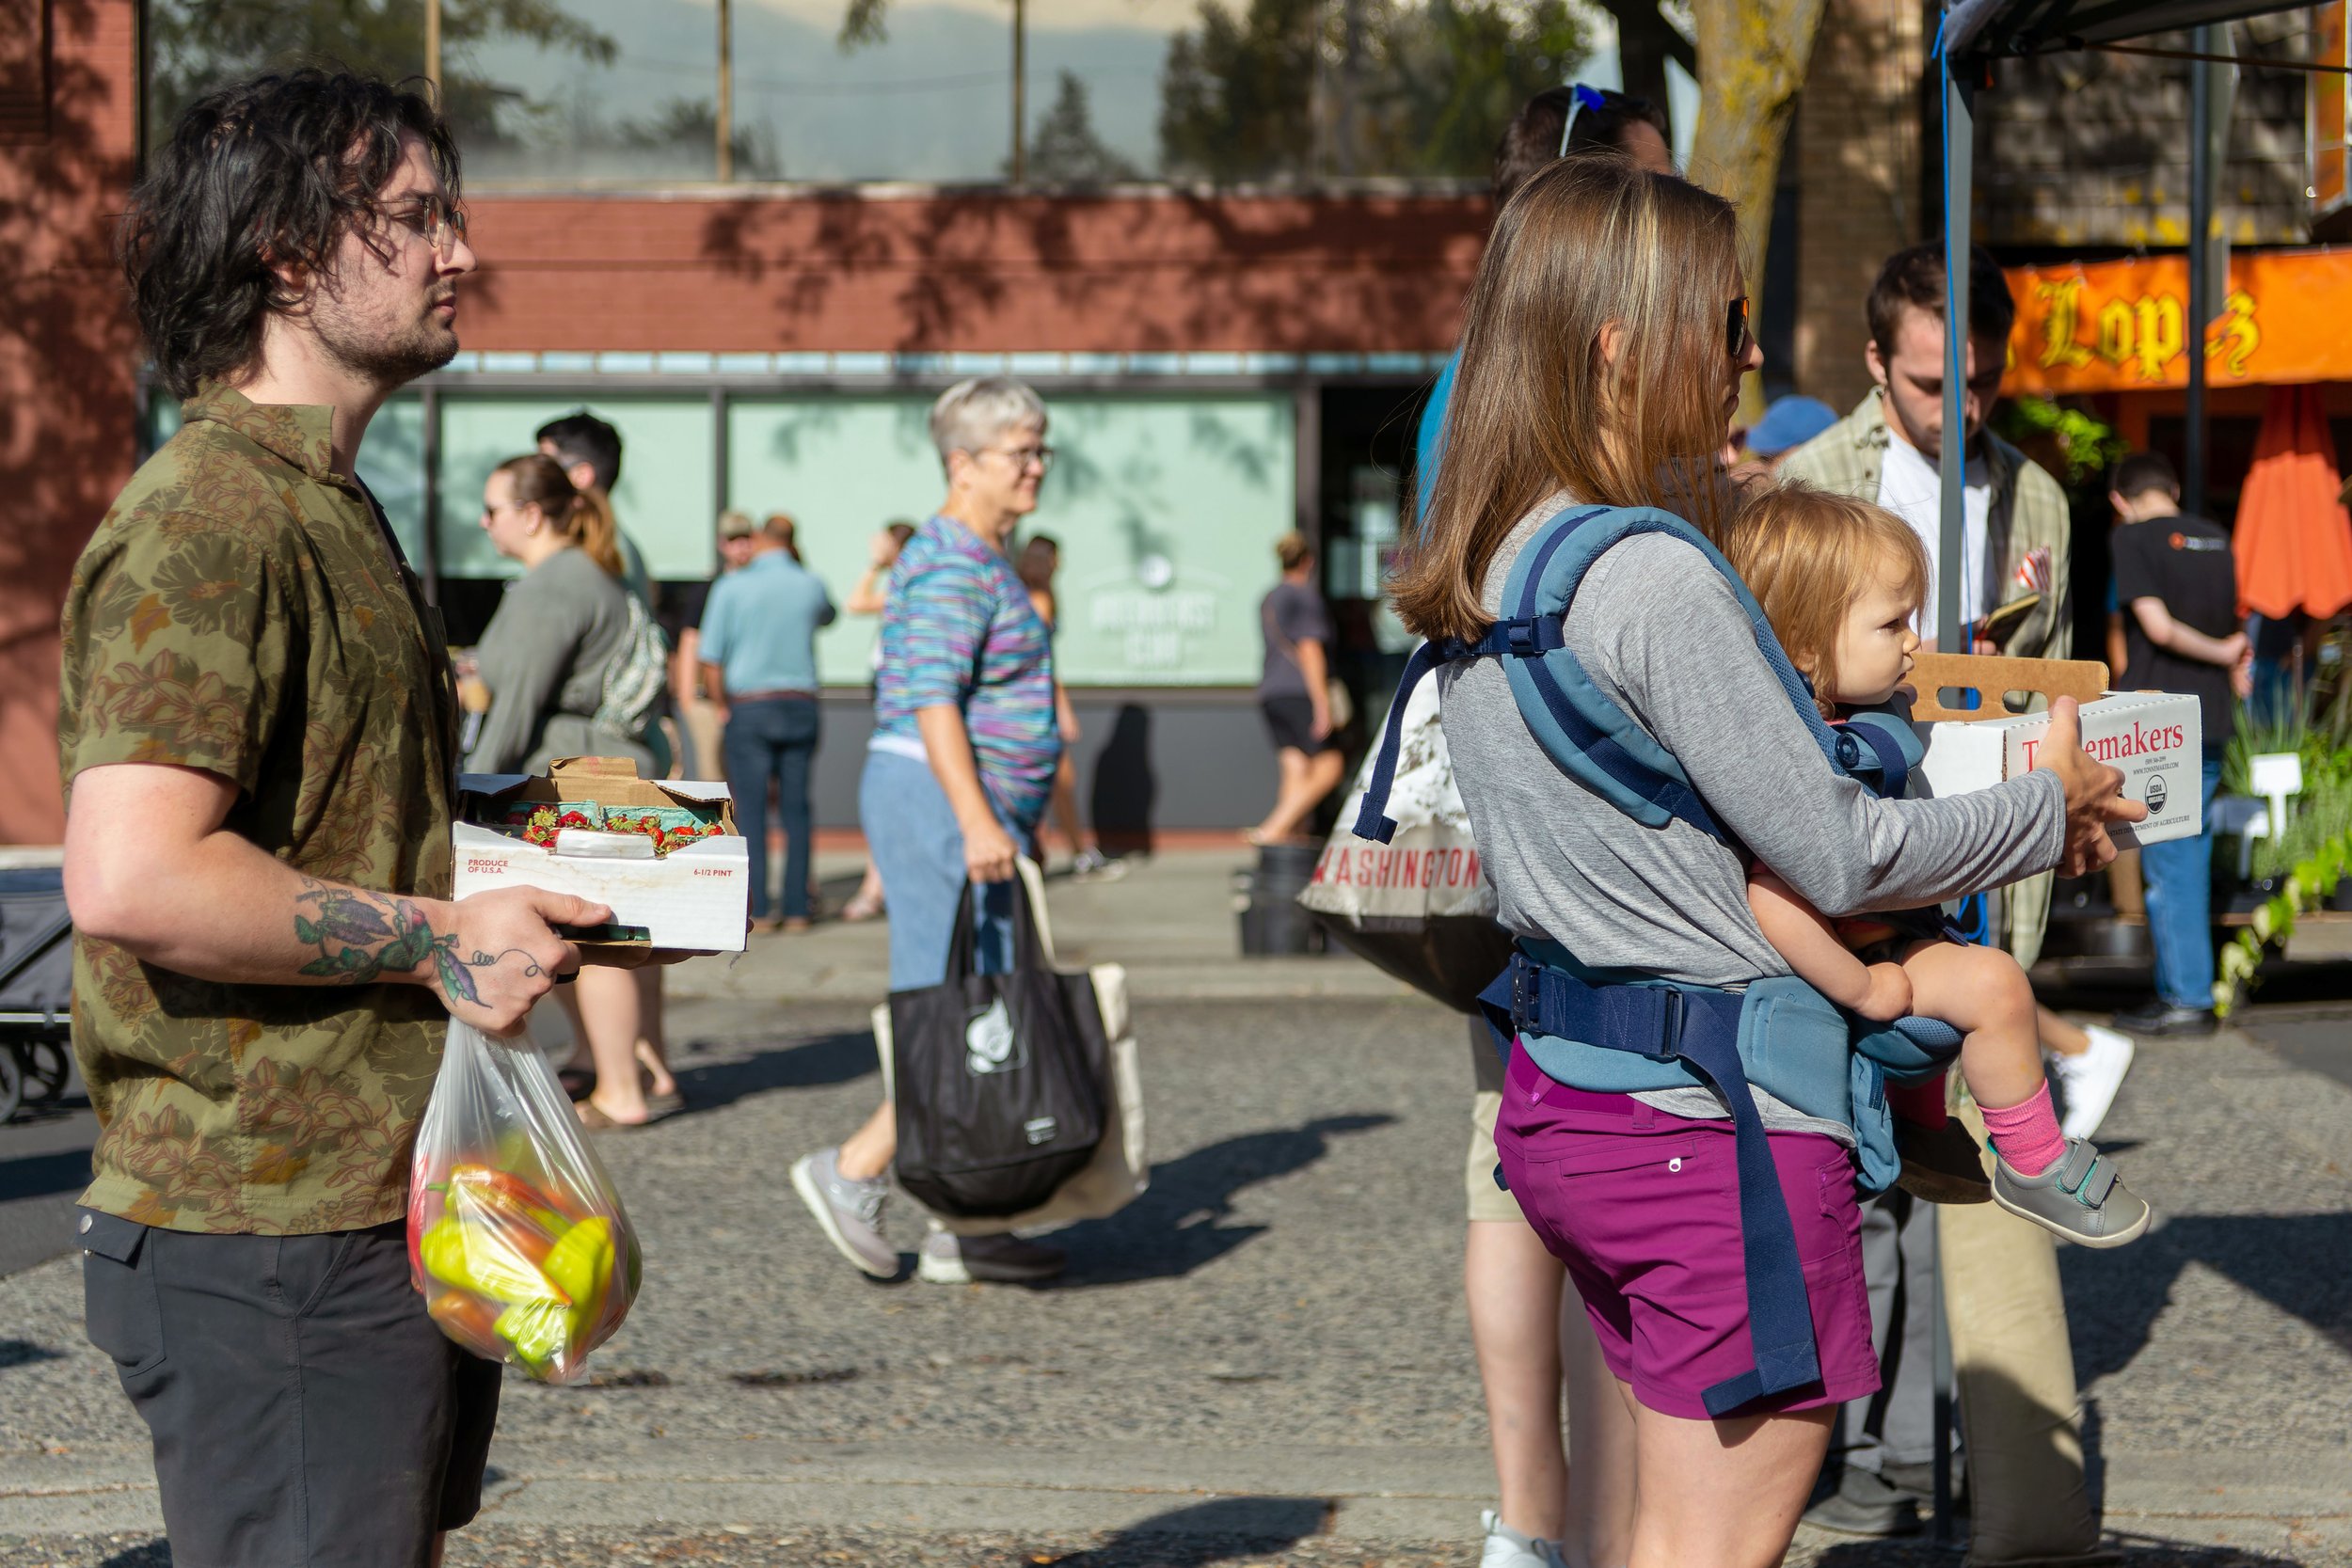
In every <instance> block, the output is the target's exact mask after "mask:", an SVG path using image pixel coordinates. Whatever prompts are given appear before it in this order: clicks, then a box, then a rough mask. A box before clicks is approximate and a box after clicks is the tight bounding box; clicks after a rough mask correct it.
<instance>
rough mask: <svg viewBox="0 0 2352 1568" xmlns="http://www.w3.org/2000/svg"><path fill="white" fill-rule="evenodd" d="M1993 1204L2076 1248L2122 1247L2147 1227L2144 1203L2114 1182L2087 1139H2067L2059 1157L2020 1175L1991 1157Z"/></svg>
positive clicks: (2112, 1169) (2112, 1171) (2110, 1170)
mask: <svg viewBox="0 0 2352 1568" xmlns="http://www.w3.org/2000/svg"><path fill="white" fill-rule="evenodd" d="M1993 1201H1994V1202H1995V1203H1997V1204H1999V1205H2000V1206H2001V1207H2002V1208H2004V1209H2006V1210H2008V1211H2009V1212H2010V1213H2012V1214H2015V1215H2016V1216H2017V1217H2018V1218H2020V1219H2026V1220H2031V1221H2033V1223H2034V1224H2036V1225H2038V1226H2040V1227H2042V1229H2044V1230H2047V1231H2049V1232H2051V1233H2052V1234H2054V1235H2058V1236H2062V1237H2064V1238H2065V1239H2066V1240H2068V1241H2070V1242H2073V1243H2074V1244H2075V1245H2077V1246H2089V1247H2110V1246H2122V1244H2123V1243H2125V1242H2129V1241H2134V1240H2137V1238H2138V1236H2139V1233H2140V1232H2141V1231H2143V1230H2145V1229H2147V1228H2148V1221H2149V1218H2150V1213H2149V1209H2148V1203H2147V1200H2146V1199H2144V1198H2142V1197H2140V1196H2137V1194H2135V1193H2134V1192H2133V1191H2132V1190H2131V1189H2130V1188H2128V1187H2126V1186H2124V1185H2123V1183H2122V1182H2121V1181H2119V1180H2116V1176H2115V1164H2114V1163H2113V1162H2112V1161H2110V1160H2109V1159H2108V1158H2107V1157H2106V1155H2104V1154H2102V1153H2100V1152H2099V1151H2098V1150H2097V1149H2095V1148H2091V1147H2090V1142H2089V1141H2088V1140H2086V1139H2082V1138H2069V1139H2067V1140H2066V1153H2065V1155H2064V1157H2063V1158H2061V1159H2058V1160H2056V1161H2053V1162H2052V1163H2051V1165H2050V1168H2049V1169H2048V1170H2045V1171H2043V1172H2042V1174H2041V1175H2040V1176H2021V1175H2019V1174H2018V1172H2017V1171H2016V1169H2015V1168H2014V1167H2013V1166H2011V1165H2010V1163H2009V1162H2008V1161H2007V1160H2002V1159H1999V1158H1998V1157H1997V1156H1996V1157H1995V1161H1994V1168H1993Z"/></svg>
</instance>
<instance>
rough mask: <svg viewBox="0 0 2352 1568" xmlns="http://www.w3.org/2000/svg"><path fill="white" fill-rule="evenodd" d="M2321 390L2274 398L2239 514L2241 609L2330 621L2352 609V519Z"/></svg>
mask: <svg viewBox="0 0 2352 1568" xmlns="http://www.w3.org/2000/svg"><path fill="white" fill-rule="evenodd" d="M2342 484H2343V481H2342V479H2341V478H2340V477H2339V475H2338V473H2337V471H2336V445H2335V442H2334V440H2333V439H2332V438H2330V437H2329V436H2328V416H2327V413H2326V411H2325V410H2324V409H2323V408H2322V406H2321V404H2320V398H2319V388H2316V387H2280V388H2274V389H2273V390H2272V391H2271V394H2270V406H2269V408H2268V409H2266V410H2265V412H2264V414H2263V428H2262V436H2261V437H2260V438H2259V439H2258V440H2257V441H2256V442H2255V443H2254V466H2253V467H2251V468H2250V469H2249V470H2248V471H2247V475H2246V487H2245V489H2244V491H2243V492H2241V494H2240V499H2239V500H2238V510H2237V536H2236V538H2235V540H2234V541H2233V544H2232V546H2231V547H2232V549H2233V553H2234V554H2235V555H2236V557H2237V599H2238V608H2239V610H2255V611H2258V612H2259V613H2261V614H2263V615H2265V616H2269V617H2272V618H2274V619H2275V618H2279V617H2282V616H2285V615H2287V614H2289V613H2290V612H2292V611H2294V610H2304V611H2307V612H2308V613H2310V614H2311V615H2312V616H2313V617H2315V618H2318V619H2323V620H2324V619H2326V618H2327V617H2328V616H2330V615H2333V614H2334V613H2335V612H2336V611H2337V610H2342V609H2343V608H2344V606H2346V605H2352V515H2346V513H2345V511H2344V501H2343V499H2341V493H2342Z"/></svg>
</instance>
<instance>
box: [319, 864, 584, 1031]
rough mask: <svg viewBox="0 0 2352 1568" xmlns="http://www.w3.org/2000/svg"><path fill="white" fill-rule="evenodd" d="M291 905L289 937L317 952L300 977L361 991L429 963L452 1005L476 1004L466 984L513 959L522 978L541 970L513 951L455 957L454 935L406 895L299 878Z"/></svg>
mask: <svg viewBox="0 0 2352 1568" xmlns="http://www.w3.org/2000/svg"><path fill="white" fill-rule="evenodd" d="M294 903H295V904H296V905H297V906H307V908H297V909H296V910H295V911H294V940H295V941H296V942H301V943H302V944H303V945H304V946H306V947H315V948H317V949H318V950H319V956H318V957H317V958H312V959H311V960H310V962H309V963H307V964H304V965H303V966H302V970H301V973H303V974H309V975H313V976H316V977H318V978H320V979H327V980H340V981H342V982H343V983H345V984H347V985H354V986H363V985H367V984H369V983H371V982H373V981H375V980H380V979H382V978H383V977H384V976H385V975H387V974H408V973H410V972H412V971H414V970H416V969H417V968H419V967H420V966H421V965H422V964H423V963H424V962H425V961H426V960H427V959H428V958H429V959H431V960H432V963H433V970H434V977H435V978H436V979H437V981H439V983H440V989H441V991H442V994H443V995H445V996H447V997H448V998H449V999H450V1000H451V1001H453V1002H474V1003H479V1002H480V1001H481V1000H482V992H481V991H480V990H478V989H476V987H475V985H474V979H473V971H475V970H477V969H488V968H490V967H492V966H493V965H495V964H499V963H502V962H504V961H505V960H506V959H507V958H519V959H521V960H522V964H523V973H524V974H526V975H529V976H531V977H532V978H536V977H537V976H538V975H540V974H544V973H545V971H544V970H542V969H541V968H540V966H539V962H538V960H537V959H535V958H532V956H531V955H530V954H528V953H526V952H524V951H523V950H522V949H521V948H519V947H510V948H507V949H506V950H505V951H504V952H501V953H485V952H483V951H482V950H481V949H479V948H477V949H475V950H474V952H473V954H472V955H471V956H470V957H469V958H459V957H458V956H457V936H456V933H455V932H437V931H436V930H434V929H433V925H432V922H431V920H430V919H429V918H427V916H426V914H425V912H424V911H423V910H422V909H421V908H420V907H419V906H418V905H417V904H416V903H414V902H413V901H411V900H409V899H406V898H397V897H394V896H392V895H389V894H382V893H367V892H363V891H361V890H360V889H358V888H347V887H334V886H330V885H329V884H327V883H325V882H320V881H314V880H311V879H309V878H305V879H303V888H302V891H301V892H300V893H298V894H296V895H294Z"/></svg>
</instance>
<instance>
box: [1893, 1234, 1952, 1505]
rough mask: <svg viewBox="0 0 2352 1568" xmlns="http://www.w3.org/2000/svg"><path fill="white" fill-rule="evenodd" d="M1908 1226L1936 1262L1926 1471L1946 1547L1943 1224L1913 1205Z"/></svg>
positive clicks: (1948, 1384)
mask: <svg viewBox="0 0 2352 1568" xmlns="http://www.w3.org/2000/svg"><path fill="white" fill-rule="evenodd" d="M1911 1223H1912V1224H1914V1225H1924V1226H1926V1227H1928V1251H1929V1255H1930V1256H1931V1257H1932V1258H1934V1259H1935V1289H1934V1291H1933V1292H1932V1293H1933V1295H1934V1297H1935V1304H1934V1305H1935V1336H1934V1341H1933V1350H1932V1352H1931V1356H1930V1359H1931V1362H1932V1364H1933V1371H1934V1376H1935V1404H1934V1414H1933V1416H1932V1418H1931V1420H1930V1423H1929V1435H1930V1439H1931V1441H1932V1442H1933V1443H1934V1444H1935V1452H1934V1454H1933V1455H1932V1456H1931V1461H1930V1465H1929V1468H1930V1470H1931V1473H1932V1475H1933V1477H1934V1488H1935V1490H1934V1508H1935V1521H1934V1522H1935V1544H1937V1545H1939V1546H1946V1545H1949V1544H1951V1540H1952V1325H1951V1323H1950V1322H1949V1321H1948V1320H1947V1318H1946V1317H1945V1316H1944V1236H1943V1228H1944V1221H1943V1216H1942V1215H1941V1214H1939V1213H1938V1212H1936V1207H1935V1205H1934V1204H1932V1203H1921V1204H1917V1205H1915V1207H1914V1208H1913V1210H1912V1212H1911ZM1899 1327H1900V1325H1899V1324H1890V1325H1888V1328H1887V1332H1888V1333H1890V1334H1893V1333H1896V1332H1897V1331H1898V1330H1899Z"/></svg>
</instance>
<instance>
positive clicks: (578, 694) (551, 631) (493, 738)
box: [466, 549, 650, 773]
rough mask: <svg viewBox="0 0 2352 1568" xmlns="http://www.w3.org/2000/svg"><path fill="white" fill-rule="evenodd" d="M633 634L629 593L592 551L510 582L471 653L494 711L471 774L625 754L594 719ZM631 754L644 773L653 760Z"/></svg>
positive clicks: (561, 556)
mask: <svg viewBox="0 0 2352 1568" xmlns="http://www.w3.org/2000/svg"><path fill="white" fill-rule="evenodd" d="M627 635H628V589H626V588H624V587H623V586H622V585H621V584H620V583H618V582H616V581H614V580H613V579H612V578H609V577H607V576H606V575H605V573H604V568H602V567H601V566H598V565H597V564H596V562H594V561H591V560H590V559H589V558H588V552H587V551H585V550H581V549H566V550H558V551H557V552H556V553H555V554H553V555H551V556H549V557H548V559H547V560H545V561H543V562H539V564H538V565H536V566H534V567H532V569H531V570H530V571H529V572H526V573H525V574H523V576H521V577H520V578H516V580H515V581H514V582H512V583H510V584H509V585H508V586H507V590H506V596H505V597H504V598H502V599H501V600H500V601H499V608H498V612H497V613H496V614H494V615H492V616H491V617H490V624H489V626H486V627H485V628H484V630H483V633H482V641H481V644H480V645H479V646H478V647H477V648H476V649H475V650H474V655H475V657H476V659H477V660H478V661H479V663H480V667H481V672H482V682H483V684H484V685H485V686H487V687H488V688H489V689H490V711H489V712H488V713H486V714H485V715H483V721H482V732H481V734H480V735H479V736H476V738H475V740H474V744H473V749H472V750H471V751H469V752H467V753H466V770H467V771H468V772H469V773H514V772H537V771H540V770H541V769H542V768H544V767H545V765H546V763H547V761H548V757H549V756H551V755H568V754H571V753H573V752H583V751H595V752H602V753H613V752H616V751H620V750H622V748H621V746H620V744H619V742H618V740H617V737H609V736H607V737H595V731H594V728H593V726H592V725H591V724H590V722H589V721H591V720H592V719H594V718H595V716H596V707H597V705H598V704H599V703H600V702H602V700H603V697H604V673H605V668H606V666H608V665H610V664H611V663H612V658H613V656H614V655H615V654H616V653H618V652H619V650H620V646H621V640H622V639H623V638H624V637H626V636H627ZM550 732H552V733H550ZM592 737H593V738H592ZM627 752H628V753H633V760H636V761H637V763H638V766H639V768H641V769H642V768H644V767H645V766H646V764H647V763H648V762H649V761H650V758H648V757H647V756H645V754H644V752H643V749H642V748H637V747H628V748H627Z"/></svg>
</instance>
